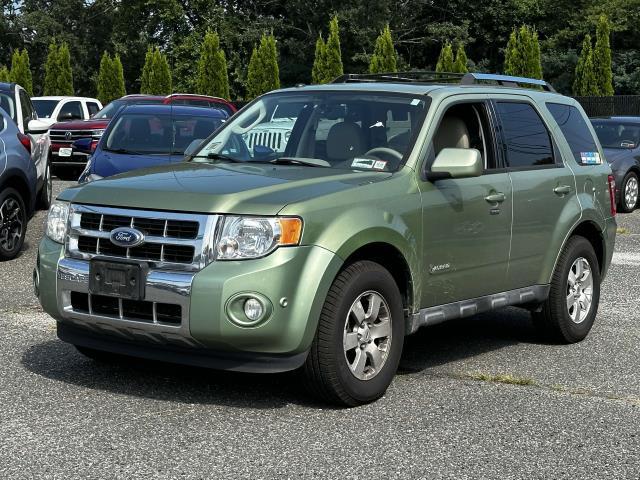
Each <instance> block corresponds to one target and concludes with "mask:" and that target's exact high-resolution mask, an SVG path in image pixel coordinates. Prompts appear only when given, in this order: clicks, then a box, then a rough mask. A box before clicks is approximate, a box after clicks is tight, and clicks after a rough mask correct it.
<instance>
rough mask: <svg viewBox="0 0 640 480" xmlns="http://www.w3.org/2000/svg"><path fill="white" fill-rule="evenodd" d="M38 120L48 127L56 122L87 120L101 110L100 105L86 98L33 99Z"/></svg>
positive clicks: (93, 99)
mask: <svg viewBox="0 0 640 480" xmlns="http://www.w3.org/2000/svg"><path fill="white" fill-rule="evenodd" d="M31 101H32V102H33V106H34V108H35V109H36V112H38V119H39V120H40V121H42V122H44V123H48V124H49V127H50V126H51V125H53V124H54V123H57V122H65V121H68V120H87V119H89V118H91V117H92V116H93V115H94V114H96V113H98V111H100V110H102V103H100V101H99V100H96V99H95V98H87V97H54V96H51V97H33V98H32V99H31Z"/></svg>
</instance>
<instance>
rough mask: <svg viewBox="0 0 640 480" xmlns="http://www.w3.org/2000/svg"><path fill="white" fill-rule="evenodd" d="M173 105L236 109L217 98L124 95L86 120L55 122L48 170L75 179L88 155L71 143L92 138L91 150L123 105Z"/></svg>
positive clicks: (51, 131) (181, 94)
mask: <svg viewBox="0 0 640 480" xmlns="http://www.w3.org/2000/svg"><path fill="white" fill-rule="evenodd" d="M133 103H136V104H161V103H164V104H174V105H191V106H197V107H206V108H217V109H219V110H224V111H225V112H227V114H228V115H229V116H231V115H233V114H234V113H235V112H236V111H237V108H236V107H235V105H233V104H232V103H230V102H228V101H226V100H224V99H223V98H218V97H208V96H206V95H194V94H190V93H173V94H171V95H167V96H160V95H126V96H124V97H122V98H120V99H118V100H114V101H113V102H111V103H109V104H108V105H107V106H106V107H104V108H103V109H102V110H100V111H99V112H98V113H96V114H95V115H94V116H93V117H91V119H89V120H75V121H70V122H59V123H56V124H54V125H52V126H51V129H50V130H49V136H50V137H51V153H50V159H51V168H52V170H53V172H54V174H55V175H57V176H58V177H60V178H62V179H65V180H66V179H76V178H78V176H79V175H80V172H81V171H82V170H83V169H84V167H85V165H86V164H87V157H88V154H86V153H82V152H78V151H75V150H73V149H72V147H71V144H72V143H73V142H75V141H76V140H78V139H80V138H92V139H93V140H94V147H95V145H97V144H98V140H100V137H101V136H102V134H103V133H104V130H105V128H107V125H109V121H110V120H111V119H112V118H113V116H114V115H115V114H116V113H117V112H118V110H120V108H122V106H124V105H129V104H133Z"/></svg>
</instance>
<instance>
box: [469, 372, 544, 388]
mask: <svg viewBox="0 0 640 480" xmlns="http://www.w3.org/2000/svg"><path fill="white" fill-rule="evenodd" d="M467 376H468V377H469V378H470V379H472V380H478V381H480V382H492V383H506V384H508V385H522V386H526V385H535V382H534V381H533V380H532V379H531V378H524V377H514V376H513V375H509V374H507V373H499V374H496V375H491V374H488V373H470V374H468V375H467Z"/></svg>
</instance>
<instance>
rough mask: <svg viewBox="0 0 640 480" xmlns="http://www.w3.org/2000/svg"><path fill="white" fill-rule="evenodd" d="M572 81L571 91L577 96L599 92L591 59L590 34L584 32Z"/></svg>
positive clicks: (592, 94) (595, 94) (594, 94)
mask: <svg viewBox="0 0 640 480" xmlns="http://www.w3.org/2000/svg"><path fill="white" fill-rule="evenodd" d="M574 79H575V80H574V82H573V93H574V95H577V96H597V95H599V94H600V89H599V87H600V86H599V84H598V79H597V77H596V71H595V64H594V61H593V47H592V45H591V35H589V34H586V35H585V37H584V40H583V42H582V50H581V51H580V58H579V59H578V64H577V65H576V71H575V75H574Z"/></svg>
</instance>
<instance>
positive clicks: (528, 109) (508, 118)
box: [496, 102, 554, 168]
mask: <svg viewBox="0 0 640 480" xmlns="http://www.w3.org/2000/svg"><path fill="white" fill-rule="evenodd" d="M496 112H497V114H498V118H499V119H500V124H501V127H502V140H503V142H504V144H503V148H504V151H505V154H506V157H507V158H506V160H507V165H508V166H509V167H513V168H527V167H529V168H530V167H538V166H544V165H553V163H554V160H553V146H552V144H551V136H550V135H549V131H548V130H547V127H546V126H545V124H544V123H543V122H542V119H541V118H540V115H538V112H536V110H535V109H534V108H533V106H532V105H530V104H528V103H520V102H497V103H496Z"/></svg>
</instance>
